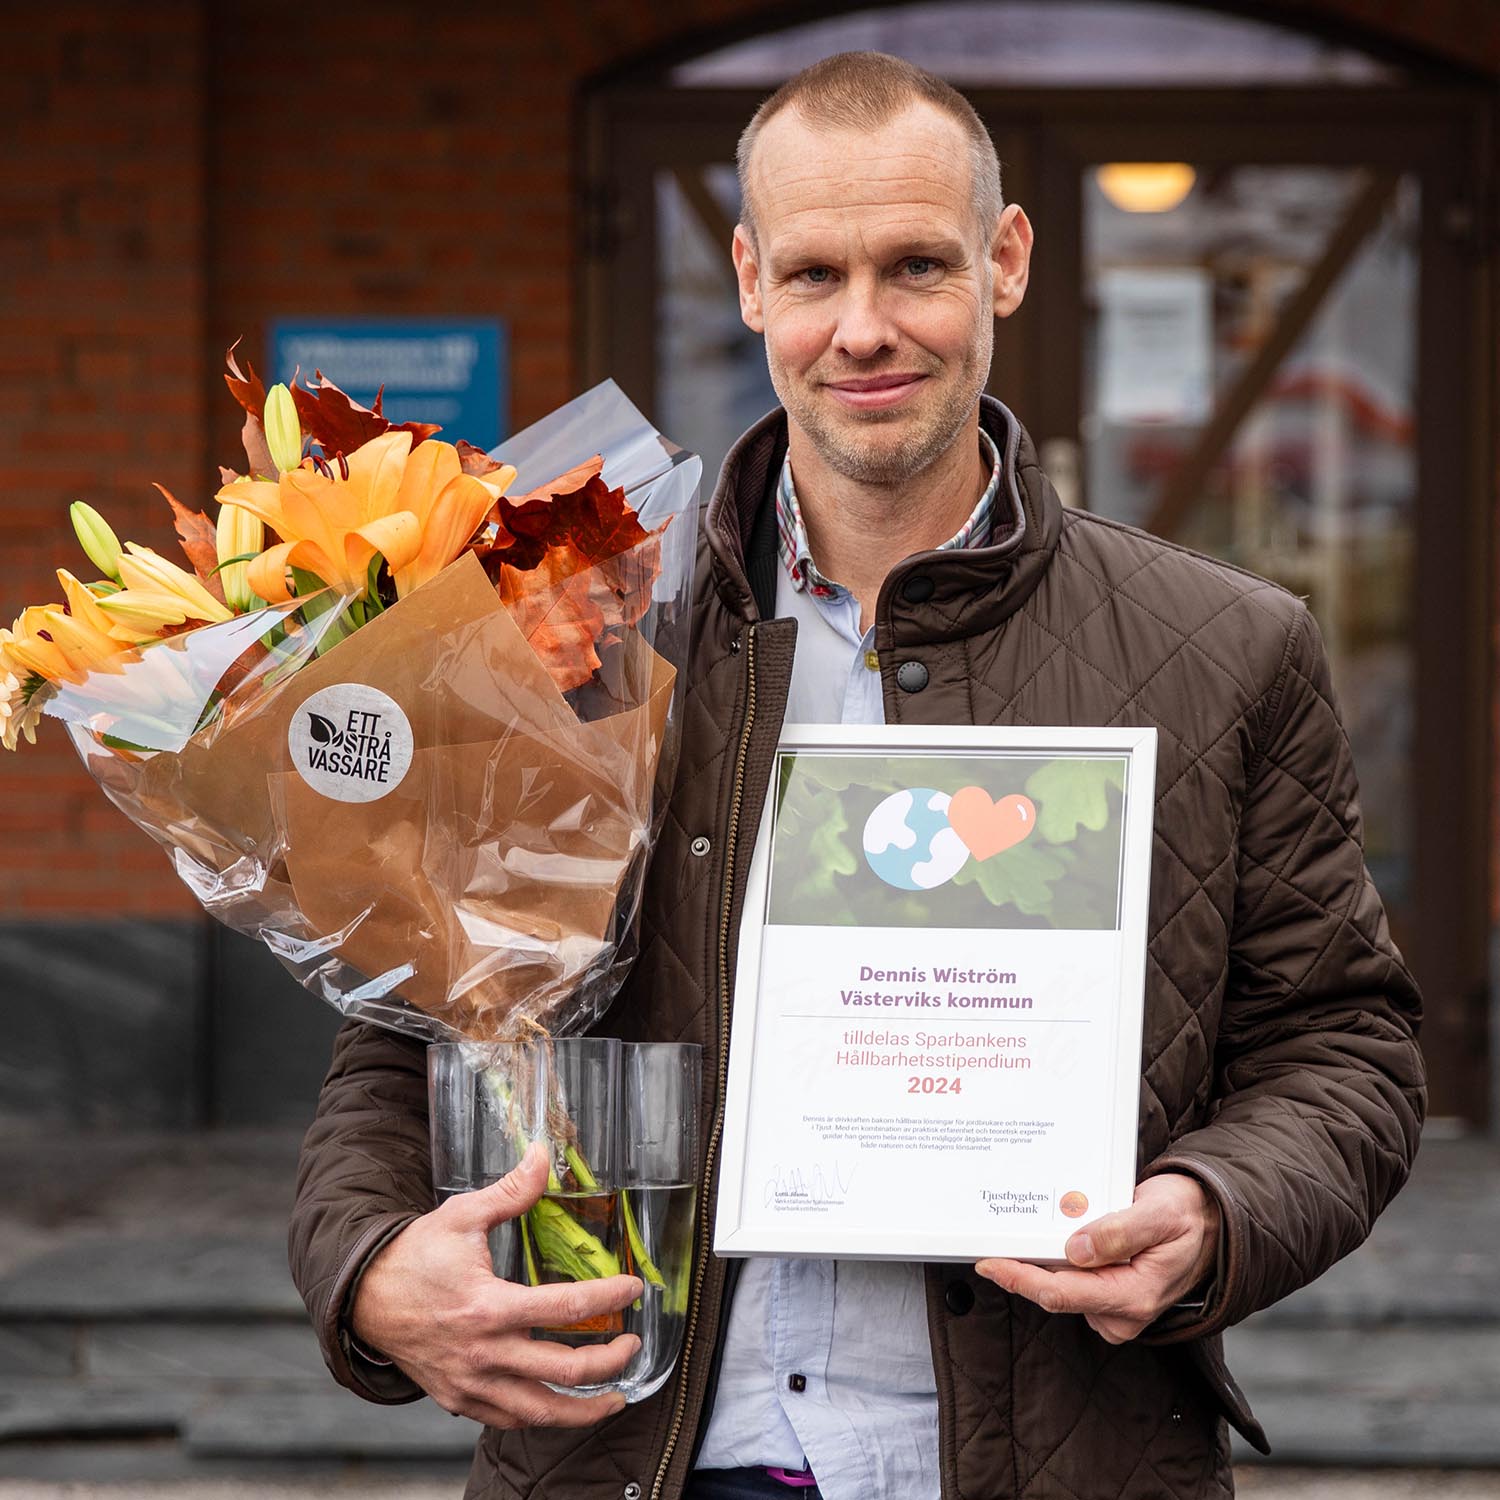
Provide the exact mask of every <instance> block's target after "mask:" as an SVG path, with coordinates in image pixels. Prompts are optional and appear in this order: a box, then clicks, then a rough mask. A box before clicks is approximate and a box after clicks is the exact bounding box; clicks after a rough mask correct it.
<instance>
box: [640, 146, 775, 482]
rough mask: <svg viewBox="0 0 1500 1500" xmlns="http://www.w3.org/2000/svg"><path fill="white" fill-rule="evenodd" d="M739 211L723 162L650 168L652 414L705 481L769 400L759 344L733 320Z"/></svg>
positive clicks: (735, 187) (734, 183) (735, 186)
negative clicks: (689, 453) (696, 462)
mask: <svg viewBox="0 0 1500 1500" xmlns="http://www.w3.org/2000/svg"><path fill="white" fill-rule="evenodd" d="M689 174H690V175H689ZM684 184H686V189H685V187H684ZM739 211H740V190H739V181H738V179H737V178H736V176H735V171H734V167H733V166H732V165H731V164H729V163H728V162H718V163H715V164H713V165H711V166H707V167H694V168H688V169H684V175H683V176H682V177H679V176H678V174H677V173H675V172H665V171H664V172H658V173H657V174H656V276H657V304H656V305H657V317H656V406H657V421H658V425H659V426H660V427H661V430H662V431H663V432H669V433H672V434H673V435H674V436H676V437H678V438H679V441H682V442H688V443H691V444H692V445H693V447H694V448H696V449H697V451H698V452H699V453H700V454H701V455H702V458H703V474H704V479H705V482H707V483H709V484H712V483H713V481H714V479H715V478H717V476H718V473H719V467H720V465H721V464H722V463H723V462H724V455H725V454H726V453H727V452H728V451H729V448H730V446H731V444H732V443H733V442H734V440H735V439H736V438H737V437H739V435H740V434H741V433H742V432H743V431H744V430H745V429H746V428H747V427H749V426H750V425H751V424H752V423H753V422H755V421H757V420H759V418H761V417H763V416H765V414H766V413H767V412H768V411H770V410H771V408H772V407H773V406H775V405H776V392H775V391H774V390H772V389H771V377H770V375H769V374H768V373H767V370H766V354H765V346H764V345H763V344H762V342H761V339H760V335H759V334H755V333H752V332H751V331H750V330H749V329H748V328H746V327H745V325H744V324H743V323H742V322H741V321H740V312H739V297H738V294H737V292H736V290H735V278H734V263H733V262H732V261H731V259H730V254H729V236H730V231H731V230H732V229H733V226H734V224H735V222H736V220H737V219H738V218H739ZM716 214H717V215H718V216H719V217H717V218H716V217H715V215H716Z"/></svg>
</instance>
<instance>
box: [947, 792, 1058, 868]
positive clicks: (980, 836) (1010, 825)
mask: <svg viewBox="0 0 1500 1500" xmlns="http://www.w3.org/2000/svg"><path fill="white" fill-rule="evenodd" d="M948 822H949V824H950V826H951V827H952V829H953V831H954V833H956V834H957V835H958V836H959V838H960V839H962V840H963V843H964V845H965V847H966V848H967V849H968V851H969V853H970V854H972V855H973V856H974V858H975V859H992V858H994V856H995V855H997V854H1003V853H1004V852H1005V851H1006V850H1007V849H1011V848H1014V847H1015V845H1017V844H1019V843H1020V842H1021V841H1022V840H1023V839H1026V838H1029V837H1030V836H1031V830H1032V829H1033V828H1035V827H1036V806H1035V804H1034V803H1033V802H1032V800H1031V798H1030V797H1022V796H1020V795H1019V794H1017V795H1014V796H1010V797H1002V798H1001V799H1000V800H999V801H998V802H992V801H991V800H990V794H989V793H988V792H987V791H985V789H984V788H983V787H982V786H966V787H963V788H961V789H960V790H959V791H956V792H954V794H953V800H952V801H951V802H949V804H948Z"/></svg>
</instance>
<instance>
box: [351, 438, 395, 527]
mask: <svg viewBox="0 0 1500 1500" xmlns="http://www.w3.org/2000/svg"><path fill="white" fill-rule="evenodd" d="M410 452H411V433H409V432H383V433H381V435H380V436H379V437H377V438H371V439H370V441H369V442H368V443H361V444H360V445H359V447H358V448H356V449H355V450H354V452H353V453H346V454H345V455H344V462H345V463H347V464H348V465H349V478H348V480H347V481H345V482H346V484H347V486H348V488H349V489H350V490H351V491H352V492H353V493H354V494H355V495H356V496H357V497H358V500H359V511H360V513H359V520H358V522H357V523H356V524H362V523H364V522H367V521H376V520H379V519H380V518H381V517H382V516H388V515H390V514H391V512H392V511H394V510H395V509H396V505H397V500H396V497H397V495H399V494H400V492H401V478H402V475H403V474H404V473H405V472H406V463H407V455H408V454H409V453H410ZM351 529H352V528H351Z"/></svg>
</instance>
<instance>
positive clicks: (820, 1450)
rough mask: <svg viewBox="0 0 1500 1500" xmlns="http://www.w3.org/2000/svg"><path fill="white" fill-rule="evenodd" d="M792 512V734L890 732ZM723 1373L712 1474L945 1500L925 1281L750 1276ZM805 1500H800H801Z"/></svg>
mask: <svg viewBox="0 0 1500 1500" xmlns="http://www.w3.org/2000/svg"><path fill="white" fill-rule="evenodd" d="M981 437H983V439H984V446H985V451H986V456H987V457H990V458H992V459H993V461H994V466H993V470H992V474H991V480H990V484H989V487H988V488H987V489H986V490H985V492H984V495H983V496H982V497H981V499H980V502H979V504H978V505H977V506H976V507H975V510H974V513H973V515H971V516H970V518H969V520H968V521H967V522H965V525H964V527H963V529H962V530H961V531H960V532H959V533H958V535H957V536H956V537H955V538H954V540H953V542H952V543H949V544H948V545H950V546H952V545H958V546H983V545H985V544H986V543H987V542H988V541H989V540H990V510H991V507H992V504H993V501H994V498H995V492H996V490H997V489H998V488H999V472H1000V465H999V455H998V454H997V453H996V452H995V449H994V446H993V444H991V443H990V442H989V439H988V437H987V435H985V434H983V433H981ZM779 499H780V504H779V506H778V510H779V512H780V520H781V523H782V524H781V540H782V548H781V551H782V562H783V566H782V568H781V569H780V570H779V571H778V574H777V584H776V613H777V616H778V617H785V616H791V617H792V618H793V619H795V620H796V621H797V651H796V656H795V658H794V659H793V663H792V685H791V691H790V694H789V697H788V699H787V713H786V717H787V721H788V722H789V723H812V724H826V723H842V724H883V723H884V722H885V704H884V700H883V698H882V696H881V683H880V664H879V661H878V660H877V659H876V657H875V654H874V645H875V640H874V637H875V632H874V630H873V629H871V630H868V631H864V632H861V630H860V628H859V601H858V600H857V599H856V598H855V597H854V595H853V594H851V593H850V592H849V591H848V590H847V589H845V588H843V587H841V586H840V585H839V584H836V583H833V582H832V581H831V580H828V579H826V578H824V577H823V576H822V575H821V574H819V573H817V571H816V569H815V568H814V567H813V566H812V564H811V555H810V553H809V552H808V548H807V538H806V533H805V531H804V528H803V526H802V521H801V516H800V514H799V512H798V508H797V503H796V491H795V489H794V487H793V485H792V480H791V468H790V465H788V466H787V467H785V468H784V469H783V471H782V478H781V492H780V496H779ZM812 580H815V581H816V585H817V586H816V587H810V586H808V584H809V582H810V581H812ZM719 1370H720V1373H719V1384H718V1391H717V1394H716V1396H715V1398H714V1408H713V1411H712V1413H711V1414H710V1416H709V1421H708V1430H707V1432H706V1433H705V1434H704V1438H703V1446H702V1448H701V1449H700V1451H699V1454H698V1467H699V1468H702V1469H737V1468H758V1467H762V1466H767V1467H774V1468H783V1469H794V1470H795V1469H802V1468H811V1469H812V1471H813V1473H814V1474H815V1475H816V1476H817V1480H818V1489H819V1491H820V1493H821V1494H822V1495H823V1497H824V1500H881V1497H889V1500H939V1496H940V1494H941V1488H942V1486H941V1481H940V1479H939V1475H938V1404H937V1383H936V1381H935V1379H934V1377H933V1370H932V1347H931V1342H930V1339H929V1335H928V1330H927V1297H926V1288H925V1283H924V1279H923V1273H922V1267H921V1266H920V1265H917V1264H913V1263H901V1262H887V1261H834V1260H806V1259H801V1258H797V1259H781V1258H775V1257H761V1258H756V1259H751V1260H748V1261H746V1263H745V1265H744V1268H743V1270H742V1272H741V1274H740V1279H739V1284H738V1286H737V1287H736V1288H735V1293H734V1301H733V1303H732V1305H731V1307H730V1311H729V1325H728V1328H727V1330H726V1332H725V1339H724V1351H723V1359H722V1361H721V1363H720V1366H719ZM794 1377H800V1379H795V1380H794ZM799 1385H800V1387H801V1389H798V1388H797V1387H798V1386H799ZM797 1493H798V1492H797V1491H796V1490H794V1489H788V1490H787V1496H788V1500H795V1496H796V1495H797Z"/></svg>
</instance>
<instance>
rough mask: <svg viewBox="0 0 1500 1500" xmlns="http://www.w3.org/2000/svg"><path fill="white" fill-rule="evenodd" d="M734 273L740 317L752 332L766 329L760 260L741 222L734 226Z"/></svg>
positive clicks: (761, 331)
mask: <svg viewBox="0 0 1500 1500" xmlns="http://www.w3.org/2000/svg"><path fill="white" fill-rule="evenodd" d="M731 253H732V254H733V256H734V274H735V279H736V280H737V281H738V282H739V288H740V318H741V320H742V321H743V323H744V325H745V327H746V328H748V329H750V330H751V331H752V332H753V333H764V332H765V331H766V320H765V317H764V314H763V311H762V308H761V304H760V262H759V260H758V258H757V256H756V253H755V241H754V240H752V239H751V238H750V231H749V230H748V229H746V228H745V226H744V225H743V224H736V225H735V226H734V247H733V250H732V252H731Z"/></svg>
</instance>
